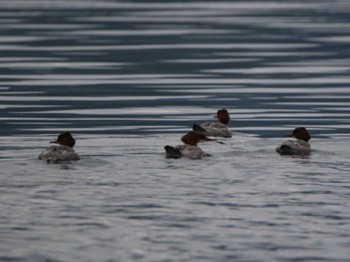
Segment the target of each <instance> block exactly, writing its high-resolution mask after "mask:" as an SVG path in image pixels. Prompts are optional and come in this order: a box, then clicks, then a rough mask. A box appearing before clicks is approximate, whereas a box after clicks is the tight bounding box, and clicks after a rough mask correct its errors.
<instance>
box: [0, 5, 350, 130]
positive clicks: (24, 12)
mask: <svg viewBox="0 0 350 262" xmlns="http://www.w3.org/2000/svg"><path fill="white" fill-rule="evenodd" d="M1 5H2V9H1V10H0V17H1V20H0V29H1V30H2V35H1V37H0V53H1V58H0V60H1V65H0V68H1V75H0V86H1V89H0V96H1V100H2V101H3V102H4V103H3V104H2V106H1V114H0V117H1V119H2V121H3V122H4V125H3V128H2V129H1V134H3V135H8V134H34V133H42V132H43V130H45V129H47V126H50V130H51V128H52V129H54V128H57V130H58V129H61V128H62V127H63V128H66V127H70V128H71V129H72V130H75V131H76V132H77V133H86V132H88V131H89V130H90V131H91V133H94V130H97V129H98V130H100V132H103V130H105V133H115V132H117V133H119V134H123V133H125V132H128V133H129V134H130V133H134V134H140V133H144V132H147V133H148V132H149V131H150V130H149V128H148V127H150V129H151V130H152V132H158V131H157V128H155V127H156V126H158V127H159V132H160V133H163V132H177V130H181V129H182V128H183V127H186V126H190V125H191V124H192V121H193V119H198V120H201V119H209V118H211V116H212V115H213V113H215V111H216V110H217V109H218V108H222V107H226V108H228V109H229V111H231V112H232V113H234V114H233V116H232V117H233V120H234V121H233V123H232V125H233V127H234V128H235V129H237V130H238V131H239V130H244V131H245V132H247V133H256V134H257V135H260V136H268V137H273V136H279V131H278V130H280V129H285V128H290V127H292V126H296V125H307V126H309V127H310V128H311V129H313V130H317V131H315V133H317V134H319V135H322V134H325V133H327V134H328V135H329V132H328V130H329V128H330V127H332V129H333V130H334V134H333V135H336V134H341V133H348V127H347V126H348V123H349V120H348V117H347V115H348V114H349V107H348V106H347V105H346V104H347V103H348V100H349V99H348V96H347V95H348V94H349V86H348V85H349V82H350V78H349V76H348V73H349V65H348V64H349V63H348V62H349V59H348V57H349V49H348V45H347V44H348V43H349V38H350V36H349V28H350V24H349V19H348V16H347V11H349V9H350V7H349V5H348V3H347V1H337V2H335V3H334V2H331V1H317V2H311V3H307V2H305V1H304V2H302V1H296V2H295V1H293V2H292V1H280V2H272V1H271V2H267V3H266V2H262V1H261V2H260V1H255V2H217V3H215V4H214V3H212V2H207V1H204V2H199V1H180V2H176V3H172V2H164V1H160V2H156V1H154V2H147V3H146V2H143V1H138V2H137V3H135V2H115V1H69V2H68V1H34V0H31V1H24V0H22V1H21V0H14V1H1ZM313 94H314V95H315V97H318V98H317V103H309V102H314V101H315V99H316V98H312V95H313ZM319 94H322V95H323V96H322V97H320V96H317V95H319ZM300 100H302V101H303V103H300ZM24 108H25V109H26V110H23V109H24ZM169 108H171V110H169ZM176 108H178V109H176ZM27 109H28V110H27ZM184 109H186V110H184ZM250 109H255V111H254V112H252V111H249V110H250ZM245 110H246V111H245ZM271 110H273V111H274V112H275V113H274V114H271V113H270V112H271ZM237 111H238V112H239V113H238V115H237V114H235V113H236V112H237ZM176 112H177V113H176ZM154 115H157V116H159V117H157V119H155V118H154V117H153V116H154ZM175 115H176V117H175ZM116 117H118V118H119V119H118V121H115V120H114V119H113V118H116ZM150 118H151V120H150ZM35 119H37V120H35ZM100 119H103V120H101V121H100ZM108 119H109V120H110V121H108ZM27 120H28V121H27ZM57 120H59V121H57ZM92 120H93V121H92ZM87 123H89V124H87ZM339 123H341V124H339ZM63 124H64V126H62V125H63ZM116 130H121V131H120V132H119V131H116ZM273 130H275V131H273Z"/></svg>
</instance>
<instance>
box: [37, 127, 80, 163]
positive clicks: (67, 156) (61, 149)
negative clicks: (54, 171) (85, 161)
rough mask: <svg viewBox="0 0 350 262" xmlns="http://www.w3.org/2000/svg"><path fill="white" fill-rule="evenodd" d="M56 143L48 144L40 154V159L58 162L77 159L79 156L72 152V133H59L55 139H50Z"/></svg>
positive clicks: (73, 140)
mask: <svg viewBox="0 0 350 262" xmlns="http://www.w3.org/2000/svg"><path fill="white" fill-rule="evenodd" d="M50 143H54V144H57V145H53V146H49V147H48V148H46V149H45V150H44V151H43V152H42V153H41V154H40V155H39V159H40V160H45V161H47V163H50V162H54V163H58V162H61V161H73V160H79V159H80V157H79V155H78V154H77V153H75V152H74V149H73V147H74V145H75V139H74V138H73V136H72V134H71V133H69V132H65V133H62V134H60V135H59V136H58V137H57V139H56V140H54V141H51V142H50Z"/></svg>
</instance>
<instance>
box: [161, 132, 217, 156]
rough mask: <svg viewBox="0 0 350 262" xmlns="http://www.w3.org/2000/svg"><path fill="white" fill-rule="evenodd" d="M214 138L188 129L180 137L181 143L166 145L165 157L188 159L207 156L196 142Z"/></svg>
mask: <svg viewBox="0 0 350 262" xmlns="http://www.w3.org/2000/svg"><path fill="white" fill-rule="evenodd" d="M214 140H215V139H211V138H208V137H207V136H205V135H203V134H200V133H197V132H194V131H190V132H188V133H187V134H186V135H184V136H183V137H182V138H181V141H182V142H183V144H181V145H178V146H176V147H172V146H169V145H166V146H165V147H164V149H165V157H166V158H175V159H178V158H182V157H186V158H189V159H201V158H203V157H206V156H209V154H207V153H206V152H205V151H204V150H203V149H201V148H200V147H199V146H198V143H200V142H205V141H214Z"/></svg>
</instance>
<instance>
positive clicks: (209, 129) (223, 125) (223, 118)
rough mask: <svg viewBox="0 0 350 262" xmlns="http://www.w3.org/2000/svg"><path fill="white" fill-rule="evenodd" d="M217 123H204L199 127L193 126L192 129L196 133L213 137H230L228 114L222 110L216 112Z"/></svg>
mask: <svg viewBox="0 0 350 262" xmlns="http://www.w3.org/2000/svg"><path fill="white" fill-rule="evenodd" d="M215 118H217V120H218V121H217V122H204V123H202V124H200V125H197V124H194V125H193V127H192V129H193V130H194V131H195V132H197V133H202V134H205V135H207V136H215V137H226V138H230V137H232V132H231V130H230V129H229V128H228V125H229V122H230V114H229V113H228V111H227V110H226V109H225V108H223V109H220V110H218V111H217V112H216V116H215Z"/></svg>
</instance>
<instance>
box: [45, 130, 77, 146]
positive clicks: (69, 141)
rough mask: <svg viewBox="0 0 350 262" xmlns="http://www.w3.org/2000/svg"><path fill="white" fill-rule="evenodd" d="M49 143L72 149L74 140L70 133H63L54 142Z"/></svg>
mask: <svg viewBox="0 0 350 262" xmlns="http://www.w3.org/2000/svg"><path fill="white" fill-rule="evenodd" d="M50 143H57V144H60V145H63V146H69V147H73V146H74V145H75V139H74V138H73V137H72V135H71V133H69V132H65V133H62V134H60V135H59V136H58V137H57V139H56V140H54V141H51V142H50Z"/></svg>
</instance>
